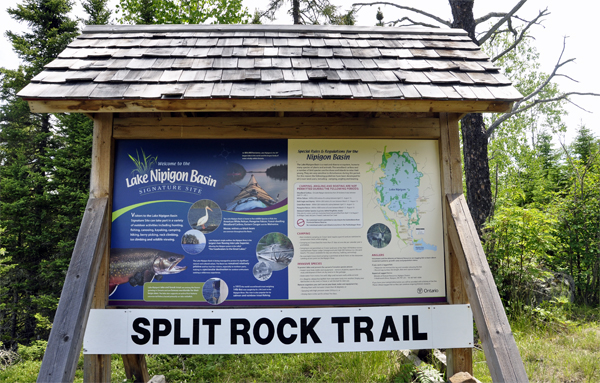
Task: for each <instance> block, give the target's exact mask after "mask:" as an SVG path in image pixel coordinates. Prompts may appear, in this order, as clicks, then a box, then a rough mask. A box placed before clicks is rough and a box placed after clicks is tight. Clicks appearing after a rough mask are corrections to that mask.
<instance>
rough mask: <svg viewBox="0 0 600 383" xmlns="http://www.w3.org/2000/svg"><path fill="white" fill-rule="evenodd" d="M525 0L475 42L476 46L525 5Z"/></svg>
mask: <svg viewBox="0 0 600 383" xmlns="http://www.w3.org/2000/svg"><path fill="white" fill-rule="evenodd" d="M526 2H527V0H521V1H519V2H518V3H517V5H515V6H514V7H513V9H511V10H510V12H508V13H507V14H506V15H504V17H502V18H501V19H500V20H499V21H498V22H497V23H496V24H494V26H493V27H492V28H491V29H490V30H489V31H488V32H487V33H486V34H485V35H484V36H483V37H482V38H481V39H479V40H477V45H479V46H481V44H483V43H484V42H486V41H487V39H489V38H490V36H491V35H492V34H493V33H494V31H495V30H496V29H498V28H500V27H501V26H502V24H504V23H505V22H506V21H507V20H509V19H510V18H511V17H512V16H513V15H514V14H515V13H516V12H517V11H518V10H519V9H520V8H521V7H522V6H523V4H525V3H526Z"/></svg>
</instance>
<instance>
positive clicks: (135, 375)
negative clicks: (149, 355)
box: [121, 354, 150, 383]
mask: <svg viewBox="0 0 600 383" xmlns="http://www.w3.org/2000/svg"><path fill="white" fill-rule="evenodd" d="M121 357H122V358H123V367H125V375H126V376H127V379H129V380H131V379H133V381H134V382H135V383H146V382H148V381H149V380H150V374H148V368H147V367H146V356H145V355H143V354H124V355H121Z"/></svg>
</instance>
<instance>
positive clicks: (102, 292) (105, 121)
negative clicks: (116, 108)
mask: <svg viewBox="0 0 600 383" xmlns="http://www.w3.org/2000/svg"><path fill="white" fill-rule="evenodd" d="M112 130H113V114H112V113H106V114H101V113H98V114H96V115H95V116H94V142H93V146H92V172H91V178H90V195H92V196H94V197H104V198H107V199H108V211H109V212H110V211H112V208H111V206H112V201H111V200H110V198H109V196H110V190H111V188H112V184H111V183H112V179H111V174H112V159H113V146H114V145H113V138H112ZM106 219H107V222H106V225H107V227H110V214H108V215H107V218H106ZM109 259H110V231H109V233H108V237H107V239H106V248H105V250H104V253H103V255H102V262H101V264H100V267H99V271H98V278H97V280H96V285H95V288H94V299H93V302H92V308H94V309H104V308H106V305H107V304H108V273H109ZM83 371H84V374H83V375H84V381H85V382H110V355H88V354H86V355H84V357H83Z"/></svg>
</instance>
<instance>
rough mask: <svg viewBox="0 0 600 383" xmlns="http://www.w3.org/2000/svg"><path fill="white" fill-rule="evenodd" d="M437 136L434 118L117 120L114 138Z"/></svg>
mask: <svg viewBox="0 0 600 383" xmlns="http://www.w3.org/2000/svg"><path fill="white" fill-rule="evenodd" d="M344 134H347V135H348V136H349V137H365V138H366V137H372V138H375V137H390V138H391V137H408V138H429V139H430V138H433V139H437V138H439V137H440V126H439V120H438V119H437V118H405V119H404V118H403V119H396V118H389V119H387V118H334V117H329V118H323V117H302V118H300V117H286V118H278V117H231V118H224V117H202V118H200V117H171V118H144V117H139V118H117V119H115V125H114V137H115V138H116V139H143V138H165V139H167V138H217V137H223V136H224V135H227V136H228V137H254V138H281V137H284V136H286V135H289V136H290V137H304V138H308V137H323V138H324V137H342V136H344Z"/></svg>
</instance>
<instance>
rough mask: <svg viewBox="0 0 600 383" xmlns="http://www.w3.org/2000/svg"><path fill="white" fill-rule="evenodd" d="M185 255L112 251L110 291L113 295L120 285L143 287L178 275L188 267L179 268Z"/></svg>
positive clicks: (145, 251) (163, 252)
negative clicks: (165, 277) (169, 275)
mask: <svg viewBox="0 0 600 383" xmlns="http://www.w3.org/2000/svg"><path fill="white" fill-rule="evenodd" d="M183 258H184V257H183V255H179V254H176V253H171V252H168V251H163V250H157V249H111V250H110V279H109V281H108V289H109V290H108V291H109V294H112V293H113V292H114V291H115V289H116V288H117V286H118V285H121V284H123V283H127V282H129V284H130V285H131V286H143V285H144V283H146V282H151V281H152V280H153V279H156V280H158V281H160V280H161V279H162V277H163V275H168V274H177V273H179V272H182V271H183V270H185V269H187V267H181V266H177V264H178V263H179V262H181V261H182V260H183Z"/></svg>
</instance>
